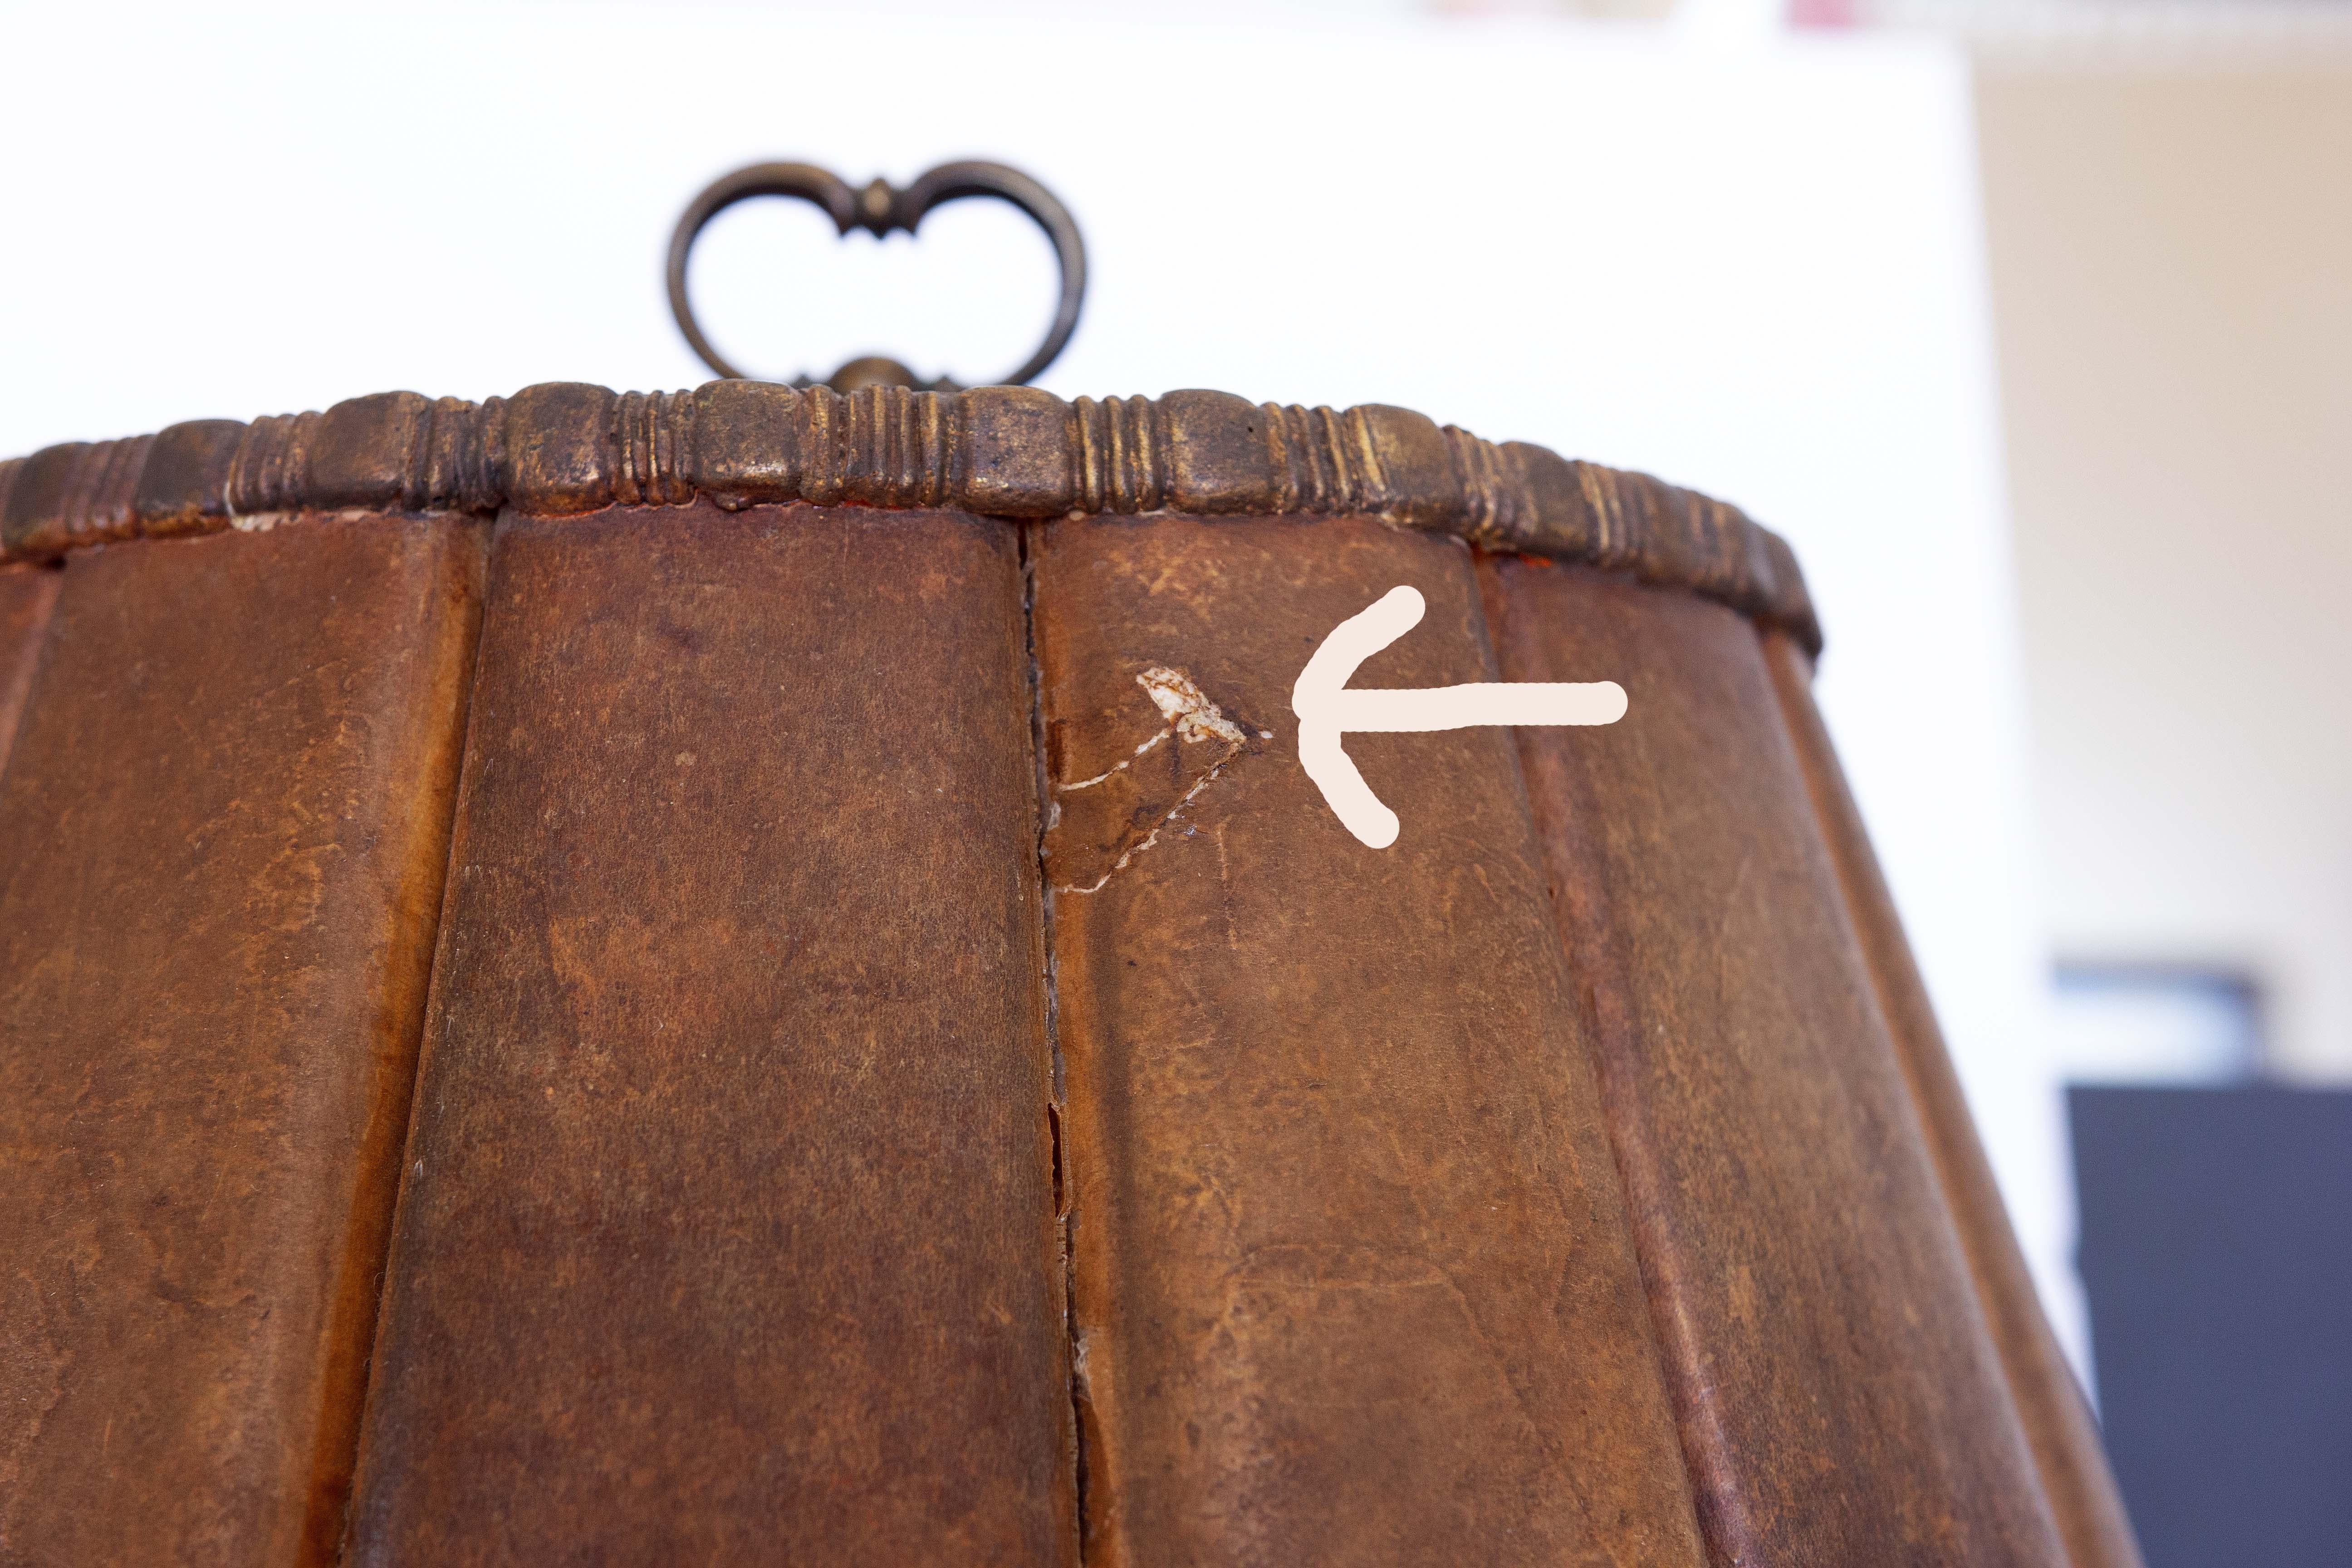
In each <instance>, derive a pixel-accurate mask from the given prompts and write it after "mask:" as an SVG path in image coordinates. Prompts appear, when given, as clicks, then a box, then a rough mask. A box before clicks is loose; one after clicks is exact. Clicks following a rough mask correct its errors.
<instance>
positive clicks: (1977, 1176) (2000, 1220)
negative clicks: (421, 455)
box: [1764, 632, 2140, 1568]
mask: <svg viewBox="0 0 2352 1568" xmlns="http://www.w3.org/2000/svg"><path fill="white" fill-rule="evenodd" d="M1764 654H1765V658H1766V661H1767V662H1768V663H1769V666H1770V668H1771V671H1772V680H1773V685H1774V687H1775V689H1776V692H1777V695H1778V696H1779V698H1780V706H1781V710H1782V712H1783V713H1785V714H1786V715H1787V718H1788V724H1789V732H1790V737H1791V738H1792V739H1793V740H1794V742H1795V743H1796V748H1797V755H1798V757H1799V759H1800V760H1801V763H1802V764H1803V766H1804V770H1805V781H1806V784H1807V786H1808V787H1809V788H1810V789H1811V793H1812V799H1813V805H1814V809H1815V813H1816V815H1817V816H1819V818H1820V820H1821V825H1822V835H1823V837H1824V839H1825V840H1826V842H1827V843H1828V846H1829V849H1830V856H1831V858H1832V860H1833V861H1834V862H1835V863H1836V866H1837V873H1838V879H1839V881H1840V883H1841V885H1842V887H1843V890H1844V894H1845V901H1846V907H1847V909H1848V910H1850V911H1851V912H1852V914H1853V921H1854V928H1855V931H1856V933H1857V934H1858V935H1859V936H1860V938H1861V941H1862V947H1863V952H1864V954H1865V955H1867V957H1868V959H1869V961H1870V970H1871V974H1872V976H1873V977H1874V980H1875V981H1876V983H1877V986H1878V994H1879V1000H1880V1002H1881V1004H1882V1005H1883V1006H1884V1007H1885V1012H1886V1016H1887V1021H1888V1023H1889V1024H1890V1026H1892V1028H1893V1031H1894V1037H1895V1047H1896V1050H1897V1052H1898V1053H1899V1055H1900V1057H1901V1058H1902V1062H1903V1068H1904V1071H1905V1073H1906V1075H1907V1077H1908V1079H1909V1081H1910V1085H1911V1092H1912V1096H1913V1098H1914V1100H1916V1103H1917V1105H1918V1108H1919V1115H1920V1119H1921V1121H1922V1122H1923V1124H1924V1125H1925V1127H1926V1130H1927V1146H1928V1149H1929V1151H1930V1152H1932V1153H1933V1155H1934V1156H1935V1160H1936V1165H1937V1172H1938V1173H1940V1175H1941V1176H1942V1178H1943V1184H1944V1197H1945V1201H1946V1202H1947V1203H1948V1204H1949V1205H1951V1211H1952V1218H1953V1223H1954V1224H1955V1225H1956V1226H1958V1230H1959V1237H1960V1244H1961V1246H1962V1247H1964V1248H1965V1249H1966V1250H1967V1252H1968V1257H1969V1268H1970V1269H1971V1270H1972V1272H1973V1273H1974V1275H1975V1277H1976V1283H1977V1292H1978V1295H1979V1299H1980V1300H1982V1302H1983V1304H1984V1311H1985V1318H1986V1321H1987V1322H1988V1324H1989V1325H1990V1328H1991V1330H1992V1335H1993V1342H1994V1343H1995V1344H1996V1345H1997V1346H1998V1347H1999V1349H2000V1356H2001V1361H2002V1363H2003V1364H2004V1365H2005V1366H2006V1367H2007V1368H2008V1371H2009V1381H2010V1388H2011V1393H2012V1394H2013V1395H2014V1397H2015V1398H2016V1401H2017V1407H2018V1414H2019V1415H2020V1417H2021V1419H2022V1420H2023V1422H2024V1425H2025V1433H2026V1436H2027V1437H2028V1439H2029V1440H2030V1441H2031V1442H2032V1445H2033V1457H2034V1461H2035V1463H2036V1465H2037V1466H2038V1468H2040V1470H2041V1473H2042V1487H2043V1489H2044V1490H2045V1491H2046V1492H2047V1494H2048V1496H2049V1499H2050V1504H2051V1508H2052V1510H2053V1512H2054V1513H2055V1514H2056V1516H2057V1521H2058V1528H2059V1532H2060V1533H2061V1535H2063V1537H2064V1540H2065V1542H2066V1551H2067V1555H2068V1558H2069V1560H2070V1561H2071V1562H2072V1563H2074V1568H2139V1564H2140V1553H2139V1544H2138V1542H2137V1540H2136V1539H2135V1537H2134V1536H2133V1533H2132V1528H2131V1521H2130V1520H2129V1519H2128V1518H2127V1517H2126V1515H2125V1513H2124V1506H2123V1496H2122V1494H2121V1493H2120V1492H2119V1491H2118V1490H2117V1489H2116V1479H2115V1476H2114V1474H2113V1473H2112V1472H2111V1471H2110V1470H2109V1469H2108V1468H2107V1458H2106V1453H2105V1449H2104V1448H2103V1447H2101V1445H2100V1441H2099V1431H2098V1425H2097V1423H2096V1422H2095V1420H2094V1418H2093V1417H2092V1415H2091V1410H2090V1405H2089V1402H2088V1401H2087V1400H2085V1399H2084V1397H2083V1390H2082V1386H2081V1384H2078V1383H2076V1382H2075V1380H2074V1369H2073V1368H2072V1367H2070V1366H2068V1365H2067V1364H2066V1358H2065V1354H2064V1352H2062V1351H2061V1350H2060V1349H2059V1348H2058V1341H2057V1338H2056V1336H2055V1335H2053V1333H2052V1332H2051V1331H2050V1323H2049V1320H2048V1319H2046V1318H2044V1317H2043V1316H2042V1304H2041V1301H2040V1300H2039V1299H2038V1298H2037V1297H2036V1296H2035V1295H2034V1291H2033V1277H2032V1274H2031V1273H2029V1272H2028V1271H2027V1269H2026V1267H2025V1256H2024V1254H2023V1253H2021V1251H2019V1250H2018V1246H2017V1236H2016V1233H2015V1232H2014V1231H2012V1230H2011V1228H2010V1224H2009V1214H2008V1211H2007V1209H2006V1208H2004V1207H2003V1205H2002V1204H2001V1201H2000V1187H1999V1186H1998V1185H1996V1184H1995V1183H1994V1181H1993V1174H1992V1167H1991V1165H1990V1163H1988V1162H1987V1161H1986V1159H1985V1153H1984V1146H1983V1144H1982V1143H1980V1142H1979V1141H1978V1139H1977V1133H1976V1127H1975V1124H1974V1123H1973V1122H1972V1121H1970V1120H1969V1108H1968V1100H1967V1099H1966V1097H1965V1096H1964V1095H1963V1094H1962V1092H1961V1089H1960V1081H1959V1078H1958V1075H1957V1074H1956V1073H1955V1072H1954V1071H1953V1070H1952V1059H1951V1055H1950V1053H1949V1052H1948V1051H1947V1050H1946V1049H1945V1048H1944V1035H1943V1030H1942V1029H1941V1028H1940V1027H1939V1026H1937V1023H1936V1014H1935V1009H1934V1008H1933V1007H1932V1006H1931V1005H1929V1003H1928V1000H1927V983H1926V982H1925V981H1924V980H1923V979H1921V977H1920V974H1919V965H1918V963H1917V961H1916V960H1915V959H1913V958H1912V956H1911V949H1910V946H1909V944H1908V943H1906V942H1905V941H1904V940H1903V925H1902V921H1901V920H1900V919H1899V918H1898V917H1897V916H1896V914H1895V900H1894V896H1893V895H1892V894H1891V893H1890V892H1889V891H1888V890H1887V887H1886V879H1885V876H1884V874H1882V873H1881V872H1880V870H1879V868H1878V857H1877V855H1876V853H1875V852H1874V851H1873V850H1872V848H1871V847H1870V838H1869V836H1868V834H1867V833H1865V832H1864V828H1863V824H1862V814H1861V813H1860V812H1859V811H1857V810H1856V809H1855V807H1854V804H1853V795H1852V794H1851V793H1850V792H1849V791H1848V790H1847V788H1846V782H1845V770H1844V769H1843V767H1841V766H1840V765H1839V763H1838V760H1837V753H1836V752H1835V751H1834V750H1832V747H1831V745H1830V737H1829V731H1828V730H1827V729H1826V728H1824V727H1823V725H1822V718H1821V713H1820V711H1819V710H1817V709H1816V708H1815V707H1814V706H1813V697H1812V664H1811V660H1810V659H1808V658H1806V657H1805V655H1804V654H1803V653H1802V652H1801V650H1799V649H1798V648H1797V647H1795V646H1794V645H1792V644H1791V643H1790V642H1789V640H1788V639H1787V638H1785V637H1780V636H1779V635H1778V634H1775V633H1769V632H1768V633H1766V634H1764Z"/></svg>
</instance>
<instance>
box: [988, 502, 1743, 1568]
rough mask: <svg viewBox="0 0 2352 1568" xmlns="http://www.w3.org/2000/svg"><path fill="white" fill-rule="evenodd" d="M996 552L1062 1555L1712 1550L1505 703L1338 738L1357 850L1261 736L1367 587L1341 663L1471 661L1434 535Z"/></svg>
mask: <svg viewBox="0 0 2352 1568" xmlns="http://www.w3.org/2000/svg"><path fill="white" fill-rule="evenodd" d="M1031 543H1032V549H1033V552H1034V603H1035V615H1034V624H1035V632H1036V646H1037V651H1038V657H1039V660H1040V666H1041V671H1042V690H1043V708H1044V716H1045V734H1046V754H1047V766H1048V773H1049V781H1050V784H1051V788H1052V792H1053V793H1052V799H1053V801H1054V804H1055V805H1056V806H1058V808H1059V811H1058V820H1057V822H1056V823H1055V826H1053V827H1052V829H1051V830H1050V832H1049V834H1048V836H1047V857H1046V865H1047V875H1048V880H1049V882H1050V883H1051V884H1054V885H1055V886H1056V888H1057V889H1058V890H1057V891H1056V892H1055V893H1054V895H1053V905H1052V911H1053V912H1052V930H1053V932H1054V942H1055V965H1056V974H1057V984H1056V994H1057V997H1058V1015H1057V1026H1058V1040H1059V1045H1060V1048H1061V1051H1062V1054H1063V1057H1064V1067H1065V1074H1066V1081H1065V1093H1066V1110H1065V1123H1066V1145H1067V1152H1068V1165H1069V1182H1070V1190H1071V1194H1072V1201H1073V1205H1074V1213H1073V1215H1072V1217H1071V1224H1070V1232H1071V1252H1072V1258H1073V1259H1074V1266H1075V1276H1074V1287H1075V1289H1074V1302H1075V1312H1076V1331H1077V1334H1078V1339H1079V1347H1080V1348H1079V1369H1080V1372H1081V1374H1082V1394H1083V1400H1082V1424H1083V1431H1084V1435H1085V1480H1084V1488H1085V1490H1084V1499H1083V1506H1084V1512H1085V1516H1086V1534H1087V1551H1088V1561H1089V1562H1090V1563H1105V1564H1114V1563H1127V1564H1146V1563H1221V1564H1227V1563H1230V1564H1245V1563H1268V1564H1276V1563H1278V1564H1284V1565H1290V1564H1303V1563H1448V1564H1469V1563H1526V1562H1550V1563H1616V1564H1633V1563H1644V1564H1648V1563H1660V1564H1676V1563H1680V1564H1697V1563H1702V1562H1704V1561H1705V1554H1704V1552H1702V1550H1701V1547H1700V1543H1699V1539H1698V1535H1697V1528H1696V1517H1695V1514H1694V1512H1693V1508H1692V1501H1691V1496H1690V1491H1689V1488H1688V1484H1687V1482H1686V1479H1685V1474H1684V1468H1683V1461H1682V1456H1681V1454H1680V1451H1679V1449H1678V1448H1677V1447H1676V1442H1675V1429H1674V1425H1673V1416H1672V1410H1671V1405H1670V1403H1669V1400H1668V1396H1667V1393H1666V1389H1665V1386H1664V1377H1663V1373H1662V1371H1661V1367H1660V1362H1659V1358H1658V1353H1657V1351H1656V1349H1655V1346H1654V1342H1653V1338H1652V1332H1651V1328H1650V1322H1649V1315H1648V1311H1647V1308H1646V1305H1645V1302H1644V1300H1643V1293H1642V1288H1641V1282H1640V1273H1639V1268H1638V1266H1637V1263H1636V1260H1635V1258H1634V1254H1633V1247H1632V1245H1631V1240H1630V1237H1629V1234H1628V1229H1627V1224H1626V1216H1625V1209H1624V1202H1623V1198H1622V1195H1621V1193H1620V1188H1619V1184H1618V1179H1617V1174H1616V1172H1615V1170H1614V1168H1613V1166H1612V1161H1611V1156H1610V1152H1609V1147H1608V1143H1607V1141H1606V1136H1605V1132H1604V1129H1603V1126H1602V1123H1601V1114H1600V1107H1599V1104H1598V1100H1597V1094H1596V1089H1595V1087H1594V1084H1593V1081H1592V1078H1591V1070H1590V1068H1589V1065H1588V1059H1587V1051H1588V1043H1587V1040H1586V1038H1585V1036H1584V1033H1583V1031H1582V1030H1581V1028H1580V1026H1579V1025H1578V1023H1577V1022H1576V1012H1575V1006H1574V1004H1573V1001H1572V996H1571V993H1570V975H1569V973H1568V972H1567V970H1566V969H1565V967H1564V965H1563V962H1562V956H1561V952H1560V947H1559V940H1558V936H1557V933H1556V931H1555V930H1554V927H1553V923H1552V917H1551V912H1550V908H1549V900H1548V899H1547V896H1546V892H1545V884H1544V868H1543V861H1542V852H1541V848H1540V847H1539V845H1538V841H1537V838H1536V835H1535V831H1534V827H1533V825H1532V823H1531V822H1530V819H1529V815H1528V802H1527V797H1526V795H1525V792H1524V789H1523V787H1522V785H1521V782H1520V775H1519V769H1518V763H1517V754H1516V752H1515V751H1514V749H1513V747H1512V744H1511V742H1510V739H1509V737H1508V735H1507V734H1506V733H1505V732H1503V731H1498V730H1492V729H1489V730H1472V731H1461V732H1454V733H1445V734H1393V735H1391V734H1381V735H1362V736H1355V737H1352V738H1350V740H1349V742H1348V744H1349V751H1350V752H1351V754H1352V755H1354V756H1355V757H1356V758H1357V760H1358V761H1359V762H1360V764H1361V766H1362V768H1363V771H1364V773H1365V775H1366V776H1367V778H1368V779H1369V780H1370V784H1371V786H1372V787H1373V789H1374V790H1375V791H1377V792H1378V793H1379V794H1380V795H1381V798H1382V799H1384V800H1385V801H1386V802H1388V804H1389V805H1391V806H1393V807H1394V808H1395V809H1396V811H1397V812H1398V814H1399V815H1400V816H1402V819H1403V832H1402V837H1401V838H1400V839H1399V841H1398V842H1397V843H1396V844H1395V845H1394V846H1393V847H1391V848H1387V849H1371V848H1368V847H1365V846H1364V845H1363V844H1361V843H1360V842H1358V841H1357V840H1356V839H1355V838H1354V837H1352V836H1350V835H1349V833H1348V831H1347V830H1346V829H1345V828H1344V827H1342V826H1340V824H1339V821H1338V820H1337V819H1336V818H1335V817H1334V816H1332V814H1331V812H1330V811H1329V809H1328V807H1327V806H1326V805H1324V803H1323V801H1322V799H1321V797H1320V795H1318V793H1317V791H1316V789H1315V786H1314V785H1313V784H1312V783H1311V782H1309V781H1308V779H1307V777H1306V775H1305V774H1304V773H1302V772H1301V770H1300V768H1299V765H1298V763H1297V746H1296V721H1294V719H1293V718H1292V715H1291V713H1290V711H1289V698H1290V689H1291V684H1292V682H1293V680H1294V679H1296V677H1297V673H1298V670H1299V668H1300V667H1301V666H1302V665H1303V664H1304V663H1305V661H1306V659H1307V656H1308V655H1309V654H1310V653H1311V652H1312V651H1313V650H1314V648H1315V647H1316V646H1317V644H1318V640H1319V639H1320V638H1321V637H1324V636H1325V635H1327V634H1328V633H1329V632H1330V631H1331V629H1332V628H1333V627H1334V626H1336V625H1337V624H1338V623H1339V621H1341V620H1342V619H1344V618H1345V617H1347V616H1352V615H1354V614H1356V613H1357V612H1359V611H1360V610H1362V609H1364V608H1365V607H1366V606H1367V605H1370V604H1371V603H1372V601H1373V600H1375V599H1376V598H1378V597H1380V596H1381V595H1382V594H1385V593H1386V592H1387V591H1388V590H1390V589H1391V588H1393V587H1395V586H1397V585H1398V584H1412V585H1413V586H1415V587H1417V588H1418V589H1419V590H1420V591H1421V592H1422V593H1423V595H1425V596H1426V598H1427V600H1428V604H1429V613H1428V616H1427V619H1426V621H1425V622H1424V623H1423V625H1422V626H1420V627H1419V628H1418V629H1417V630H1415V631H1413V632H1412V633H1411V634H1409V635H1408V636H1407V637H1405V638H1404V639H1403V640H1402V641H1401V642H1400V643H1398V644H1397V645H1396V646H1394V647H1391V649H1389V650H1387V651H1386V652H1384V653H1381V654H1380V655H1377V656H1375V657H1374V658H1372V659H1371V660H1370V662H1369V663H1367V665H1366V666H1365V667H1364V669H1363V671H1362V673H1361V674H1360V676H1359V677H1358V678H1357V680H1356V682H1355V684H1357V685H1359V686H1366V685H1369V686H1399V685H1402V686H1423V685H1435V684H1444V683H1451V682H1459V681H1467V680H1478V679H1492V678H1493V676H1494V663H1493V656H1492V654H1491V652H1490V650H1489V647H1488V644H1487V640H1486V633H1485V630H1484V627H1483V625H1482V616H1481V611H1480V606H1479V600H1478V592H1477V586H1476V582H1475V575H1474V573H1473V569H1472V565H1471V556H1470V552H1469V551H1468V550H1467V549H1466V548H1465V546H1464V545H1463V544H1462V543H1461V542H1459V541H1457V540H1454V539H1449V538H1444V537H1439V536H1433V535H1428V534H1421V533H1413V532H1407V531H1402V530H1398V529H1395V528H1391V527H1389V526H1385V525H1382V524H1381V523H1378V522H1374V521H1362V520H1344V521H1307V520H1274V519H1264V518H1232V519H1226V520H1215V521H1201V520H1192V519H1185V518H1176V517H1158V518H1144V519H1139V520H1136V521H1118V520H1100V521H1066V522H1056V523H1053V524H1050V525H1046V526H1045V527H1042V528H1037V529H1033V530H1032V532H1031ZM1155 691H1156V692H1158V693H1159V697H1158V698H1155V696H1154V692H1155ZM1195 693H1197V695H1195ZM1162 700H1164V701H1165V702H1166V703H1167V704H1168V705H1169V707H1170V709H1171V710H1172V711H1171V712H1163V710H1162V706H1161V702H1162ZM1211 707H1213V709H1214V710H1215V711H1214V713H1211V712H1210V711H1209V709H1210V708H1211ZM1171 718H1173V719H1176V720H1180V721H1182V722H1178V723H1175V724H1174V725H1173V726H1172V727H1171V722H1170V720H1171Z"/></svg>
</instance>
